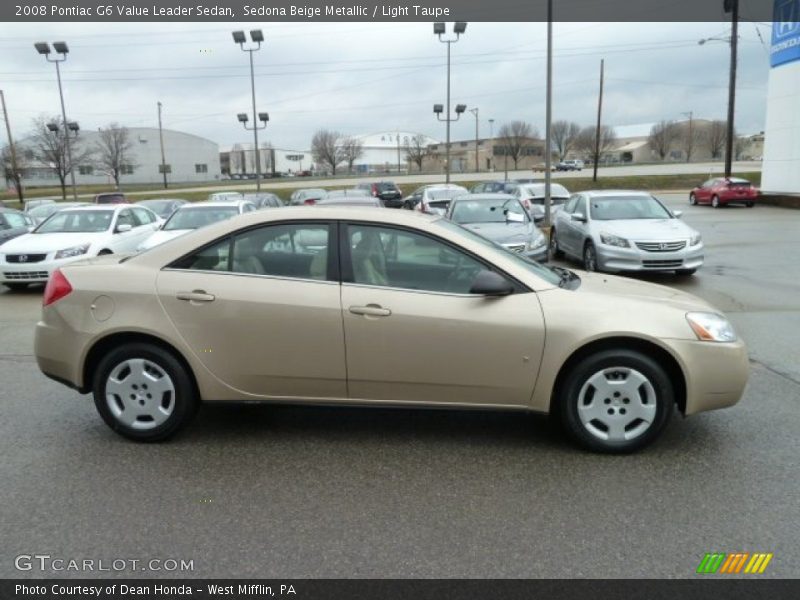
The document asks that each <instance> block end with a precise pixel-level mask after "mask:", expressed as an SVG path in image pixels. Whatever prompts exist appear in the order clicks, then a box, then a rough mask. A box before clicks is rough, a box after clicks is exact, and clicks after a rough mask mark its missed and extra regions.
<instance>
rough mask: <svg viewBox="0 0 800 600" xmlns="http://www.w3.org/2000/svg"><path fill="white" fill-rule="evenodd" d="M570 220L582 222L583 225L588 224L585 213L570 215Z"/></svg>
mask: <svg viewBox="0 0 800 600" xmlns="http://www.w3.org/2000/svg"><path fill="white" fill-rule="evenodd" d="M570 218H571V219H572V220H573V221H580V222H581V223H586V215H584V214H583V213H579V212H578V213H572V215H570Z"/></svg>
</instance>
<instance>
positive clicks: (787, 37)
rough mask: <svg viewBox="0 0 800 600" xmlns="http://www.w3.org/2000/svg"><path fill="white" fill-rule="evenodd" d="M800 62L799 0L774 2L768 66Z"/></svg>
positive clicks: (777, 0) (776, 0) (778, 0)
mask: <svg viewBox="0 0 800 600" xmlns="http://www.w3.org/2000/svg"><path fill="white" fill-rule="evenodd" d="M796 60H800V0H775V7H774V11H773V13H772V48H771V50H770V65H771V66H773V67H777V66H778V65H783V64H786V63H789V62H793V61H796Z"/></svg>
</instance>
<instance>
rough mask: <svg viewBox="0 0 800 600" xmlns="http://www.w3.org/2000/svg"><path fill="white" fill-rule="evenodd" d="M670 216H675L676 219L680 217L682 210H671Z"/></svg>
mask: <svg viewBox="0 0 800 600" xmlns="http://www.w3.org/2000/svg"><path fill="white" fill-rule="evenodd" d="M672 216H673V217H675V218H676V219H680V218H681V217H682V216H683V211H682V210H673V211H672Z"/></svg>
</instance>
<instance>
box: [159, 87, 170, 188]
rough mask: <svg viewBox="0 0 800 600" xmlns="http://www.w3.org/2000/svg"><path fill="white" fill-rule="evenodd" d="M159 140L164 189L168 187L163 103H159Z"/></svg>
mask: <svg viewBox="0 0 800 600" xmlns="http://www.w3.org/2000/svg"><path fill="white" fill-rule="evenodd" d="M158 139H159V142H160V143H161V173H163V175H164V189H167V187H169V186H168V185H167V159H166V158H164V130H163V129H162V128H161V102H160V101H159V103H158Z"/></svg>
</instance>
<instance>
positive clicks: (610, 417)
mask: <svg viewBox="0 0 800 600" xmlns="http://www.w3.org/2000/svg"><path fill="white" fill-rule="evenodd" d="M556 400H557V402H558V405H557V410H558V413H559V417H560V419H561V422H562V424H563V426H564V428H565V429H566V431H567V433H568V434H569V435H570V436H571V437H572V438H573V439H574V440H575V441H576V442H578V443H579V444H581V445H582V446H583V447H585V448H587V449H589V450H593V451H595V452H609V453H623V452H633V451H635V450H638V449H640V448H643V447H644V446H646V445H648V444H650V443H651V442H652V441H653V440H655V439H656V438H657V437H658V436H659V435H660V434H661V432H662V431H663V429H664V426H665V425H666V424H667V422H668V421H669V418H670V416H671V415H672V411H673V405H674V404H675V395H674V391H673V388H672V383H671V382H670V379H669V377H668V376H667V374H666V373H665V371H664V369H663V368H662V367H661V366H660V365H659V364H658V363H657V362H656V361H655V360H653V359H652V358H650V357H649V356H647V355H645V354H642V353H640V352H637V351H634V350H625V349H618V350H604V351H602V352H598V353H596V354H593V355H591V356H589V357H588V358H585V359H583V360H581V361H580V363H579V364H577V365H575V367H573V369H572V370H571V371H570V372H569V373H568V374H567V376H566V377H565V378H564V383H563V385H562V386H561V388H560V389H559V391H558V396H557V398H556Z"/></svg>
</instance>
